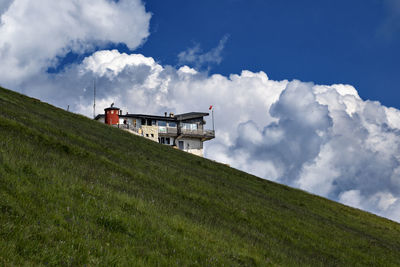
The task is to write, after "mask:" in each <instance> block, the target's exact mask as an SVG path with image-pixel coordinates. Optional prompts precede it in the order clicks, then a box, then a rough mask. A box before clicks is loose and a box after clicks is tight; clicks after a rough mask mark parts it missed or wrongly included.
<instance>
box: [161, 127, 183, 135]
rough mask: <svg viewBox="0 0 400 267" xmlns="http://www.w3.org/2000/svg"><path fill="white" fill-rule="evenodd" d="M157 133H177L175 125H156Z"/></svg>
mask: <svg viewBox="0 0 400 267" xmlns="http://www.w3.org/2000/svg"><path fill="white" fill-rule="evenodd" d="M158 133H160V134H177V133H178V130H177V128H176V127H158Z"/></svg>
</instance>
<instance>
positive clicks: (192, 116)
mask: <svg viewBox="0 0 400 267" xmlns="http://www.w3.org/2000/svg"><path fill="white" fill-rule="evenodd" d="M107 109H118V108H107ZM107 109H106V110H107ZM208 115H209V113H205V112H189V113H183V114H177V115H175V116H174V117H170V116H158V115H146V114H122V115H119V117H120V118H139V119H151V120H161V121H183V120H190V119H197V118H202V117H204V116H208ZM104 116H105V115H104V114H98V115H97V116H96V117H95V120H98V119H100V118H101V117H104Z"/></svg>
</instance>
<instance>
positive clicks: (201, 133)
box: [179, 128, 215, 140]
mask: <svg viewBox="0 0 400 267" xmlns="http://www.w3.org/2000/svg"><path fill="white" fill-rule="evenodd" d="M179 132H180V135H181V136H182V137H201V138H203V139H204V140H210V139H213V138H215V131H214V130H189V129H182V128H181V129H180V131H179Z"/></svg>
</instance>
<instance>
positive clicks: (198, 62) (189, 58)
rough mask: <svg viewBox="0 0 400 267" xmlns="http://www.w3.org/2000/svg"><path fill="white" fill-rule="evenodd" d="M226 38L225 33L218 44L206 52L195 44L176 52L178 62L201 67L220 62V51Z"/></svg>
mask: <svg viewBox="0 0 400 267" xmlns="http://www.w3.org/2000/svg"><path fill="white" fill-rule="evenodd" d="M228 39H229V36H228V35H225V36H224V37H222V39H221V40H220V41H219V43H218V46H217V47H215V48H213V49H211V50H210V51H208V52H203V51H202V50H201V48H200V45H199V44H196V45H195V46H194V47H191V48H189V49H187V50H185V51H182V52H180V53H179V54H178V59H179V63H180V64H189V65H193V66H195V67H196V68H201V67H204V66H205V65H208V64H211V63H214V64H220V63H221V61H222V51H223V50H224V48H225V44H226V42H227V41H228Z"/></svg>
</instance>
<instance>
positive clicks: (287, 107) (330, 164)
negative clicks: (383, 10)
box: [0, 0, 400, 221]
mask: <svg viewBox="0 0 400 267" xmlns="http://www.w3.org/2000/svg"><path fill="white" fill-rule="evenodd" d="M92 1H93V3H94V2H96V9H100V10H103V12H105V14H114V15H110V16H108V17H107V16H106V17H107V18H108V20H110V21H111V24H110V25H108V23H104V24H103V26H104V27H103V26H99V25H96V26H93V25H91V24H90V23H89V22H88V21H91V19H89V18H91V16H94V15H93V14H91V13H90V12H89V10H92V9H87V12H83V11H84V10H86V9H85V6H84V4H83V3H82V2H81V1H66V2H63V1H60V5H62V4H64V5H65V9H62V10H68V11H69V12H67V14H64V12H61V11H60V12H61V14H58V13H57V16H58V17H61V18H57V19H56V20H55V21H56V23H55V25H54V26H51V27H50V29H47V28H46V27H45V28H44V29H43V27H40V26H39V25H42V24H43V23H45V22H46V20H47V18H42V17H43V16H41V15H40V14H41V13H40V12H44V13H46V14H47V12H50V13H51V12H52V11H53V9H56V8H54V6H55V4H52V3H50V1H49V2H48V3H47V2H46V1H43V2H46V3H47V4H48V6H46V7H45V8H44V9H43V10H36V9H34V10H35V12H33V14H31V16H32V17H31V18H30V20H29V18H23V19H22V20H21V19H19V18H20V17H19V16H21V14H22V15H24V14H26V15H27V13H26V12H27V10H28V9H27V8H28V7H30V4H29V2H28V1H23V0H20V1H18V0H15V1H14V2H12V4H11V5H10V6H9V8H8V9H3V10H7V11H4V12H5V13H4V14H3V16H2V23H3V24H2V25H1V26H0V33H1V34H2V35H1V36H5V37H6V38H3V39H2V40H1V41H0V51H5V50H7V51H9V53H4V52H3V53H2V52H0V58H1V59H2V60H5V61H2V62H6V63H7V64H3V63H2V64H1V66H0V69H1V70H2V71H1V72H0V73H1V74H0V83H3V85H4V83H5V82H6V83H8V84H12V85H15V84H17V85H18V86H19V90H20V91H23V92H25V93H27V94H29V95H31V96H35V97H38V98H40V99H42V100H44V101H48V102H50V103H52V104H56V105H58V106H60V107H66V106H67V105H70V106H71V110H73V111H74V112H79V113H82V114H86V115H87V116H91V115H92V93H93V92H92V84H93V79H94V78H96V79H97V89H98V91H97V92H98V99H97V106H98V107H99V109H98V112H101V111H102V109H103V108H105V107H107V106H108V105H109V104H110V103H111V102H115V103H116V104H117V105H118V106H119V107H121V108H122V109H123V110H124V112H125V111H129V112H131V113H151V114H163V113H164V111H169V112H175V113H180V112H188V111H206V110H207V108H208V107H209V105H213V106H214V107H215V125H216V135H217V137H216V139H214V140H213V141H210V142H207V143H206V146H205V156H206V157H208V158H210V159H214V160H217V161H221V162H225V163H228V164H230V165H231V166H232V167H236V168H239V169H241V170H244V171H247V172H250V173H253V174H255V175H258V176H260V177H263V178H266V179H270V180H274V181H277V182H280V183H284V184H288V185H291V186H294V187H298V188H301V189H304V190H307V191H309V192H312V193H315V194H319V195H322V196H325V197H328V198H330V199H333V200H336V201H340V202H342V203H345V204H348V205H351V206H354V207H357V208H360V209H364V210H368V211H371V212H374V213H377V214H379V215H382V216H385V217H388V218H391V219H393V220H397V221H400V149H399V148H400V147H399V146H400V111H399V110H397V109H394V108H388V107H385V106H383V105H381V104H380V103H379V102H374V101H368V100H367V101H365V100H363V99H361V98H360V97H359V95H358V93H357V91H356V89H355V88H354V87H353V86H351V85H343V84H333V85H317V84H314V83H308V82H302V81H297V80H294V81H288V80H282V81H274V80H271V79H269V78H268V76H267V75H266V74H265V73H264V72H262V71H261V72H251V71H246V70H244V71H242V72H241V73H240V74H232V75H229V76H223V75H219V74H214V75H211V76H210V75H208V74H207V73H205V72H201V71H197V70H195V69H193V68H190V67H189V66H183V67H180V68H175V67H172V66H163V65H160V64H159V63H157V62H156V61H155V60H154V59H153V58H151V57H145V56H143V55H140V54H124V53H120V52H119V51H117V50H102V51H97V52H95V53H93V54H91V55H89V56H87V57H86V58H85V59H84V60H83V61H82V62H79V63H76V64H71V65H69V66H67V67H66V68H65V69H64V70H63V71H62V72H59V73H53V74H51V73H47V72H46V69H47V67H48V66H50V65H52V64H55V63H54V62H55V61H56V60H57V56H60V55H63V54H65V53H67V52H69V51H75V52H77V53H81V52H82V51H88V49H89V50H90V48H87V47H91V46H94V45H96V46H98V45H101V44H102V43H104V42H124V43H126V44H127V45H128V46H130V47H131V48H132V49H133V48H135V47H136V46H137V45H139V44H140V43H141V42H143V40H144V38H146V37H147V36H148V22H149V18H150V16H149V15H148V14H147V13H146V11H145V9H144V7H143V5H142V4H141V3H140V2H139V1H122V0H121V1H119V2H118V3H115V2H111V1H105V0H98V1H94V0H92ZM89 2H90V1H89ZM57 3H58V2H57ZM70 3H72V4H70ZM97 4H98V6H97ZM135 4H136V5H137V6H135V7H134V5H135ZM24 5H25V6H24ZM51 6H53V8H52V7H51ZM74 7H79V8H76V9H74ZM130 8H131V9H130ZM77 10H78V11H79V12H78V11H77ZM128 10H129V12H131V13H132V14H133V17H135V16H136V15H137V18H132V16H127V15H126V16H124V14H126V12H127V13H129V12H128ZM39 11H40V12H39ZM55 12H58V11H55ZM71 12H72V13H71ZM44 13H43V14H44ZM86 13H88V14H86ZM71 14H74V16H72V15H71ZM115 14H120V15H121V16H117V15H115ZM135 14H136V15H135ZM27 17H29V16H27ZM113 18H118V19H115V21H113ZM36 19H37V20H38V21H37V22H36V24H35V23H34V21H35V20H36ZM25 20H26V21H25ZM137 20H138V21H139V22H141V24H140V25H141V26H140V29H139V30H135V29H136V28H134V27H139V26H138V25H136V26H133V24H135V21H137ZM65 21H68V22H71V23H72V25H76V24H77V23H79V24H80V23H81V22H86V24H85V23H82V26H81V28H82V29H81V30H80V31H78V32H77V33H75V32H73V31H70V30H68V29H69V27H66V26H65V25H70V23H65ZM30 23H32V24H33V25H29V24H30ZM74 23H75V24H74ZM129 23H131V24H129ZM21 25H24V26H26V27H30V28H29V30H27V29H25V28H23V27H22V26H21ZM35 25H36V26H35ZM107 25H108V26H110V27H111V28H112V29H111V28H108V26H107ZM121 25H125V26H126V27H127V29H128V30H127V31H128V32H130V33H131V35H126V34H121V33H120V32H115V29H118V28H119V27H123V26H121ZM125 26H124V27H125ZM21 27H22V28H21ZM65 27H66V29H65ZM97 27H100V28H97ZM131 27H132V28H131ZM92 30H93V32H92ZM31 31H37V32H39V36H48V37H49V38H52V37H53V35H54V37H53V38H54V39H55V42H54V44H53V43H52V42H45V41H43V39H42V38H37V37H36V35H34V34H33V33H32V32H31ZM58 31H60V32H61V33H62V34H57V32H58ZM122 32H123V33H126V32H124V31H122ZM24 33H25V34H27V38H28V40H29V42H26V43H19V42H18V40H19V39H18V38H17V37H19V36H22V35H23V34H24ZM95 33H96V34H95ZM3 34H5V35H3ZM31 35H32V36H31ZM62 36H65V38H63V37H62ZM47 43H50V44H47ZM193 60H194V61H193V62H195V61H196V60H198V59H193ZM187 62H189V61H187ZM189 63H190V62H189ZM193 64H194V63H193ZM33 65H37V66H39V69H35V68H33V67H31V66H33ZM194 65H196V64H194ZM6 66H7V69H6ZM12 88H13V87H12ZM208 125H209V126H210V125H211V122H210V119H209V118H208Z"/></svg>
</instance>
